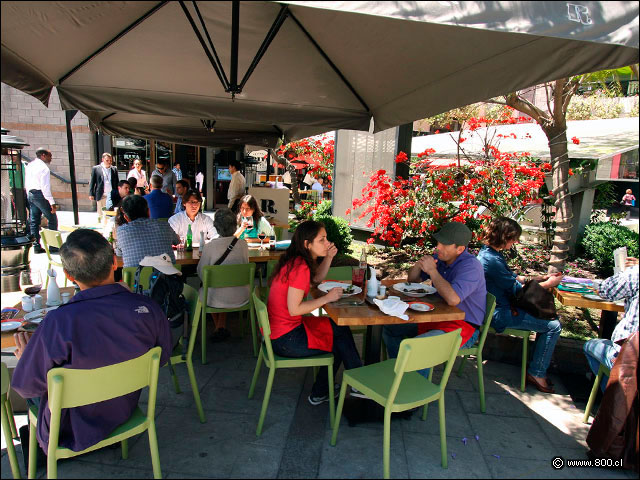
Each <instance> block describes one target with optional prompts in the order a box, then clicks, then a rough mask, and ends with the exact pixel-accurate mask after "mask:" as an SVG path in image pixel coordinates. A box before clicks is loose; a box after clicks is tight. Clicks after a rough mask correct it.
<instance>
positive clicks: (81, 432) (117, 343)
mask: <svg viewBox="0 0 640 480" xmlns="http://www.w3.org/2000/svg"><path fill="white" fill-rule="evenodd" d="M60 258H61V259H62V268H63V271H64V274H65V276H66V277H67V278H68V279H69V281H71V282H73V283H76V284H77V285H78V287H80V292H78V293H77V294H76V295H75V296H74V297H72V298H71V300H69V302H68V303H66V304H64V305H61V306H59V307H58V308H57V309H56V310H53V311H51V312H49V313H48V314H47V315H46V316H45V317H44V319H43V320H42V322H41V323H40V326H39V327H38V328H37V329H36V331H35V332H34V333H33V336H31V337H30V336H29V334H27V333H22V332H21V333H16V334H15V335H14V339H15V342H16V347H17V348H16V350H15V352H14V353H15V355H16V357H18V358H19V361H18V365H17V366H16V369H15V371H14V374H13V378H12V380H11V388H12V389H13V390H15V391H16V392H17V393H18V394H19V395H21V396H22V397H24V398H26V399H29V400H28V403H30V404H32V405H36V406H38V407H39V409H38V427H37V429H38V431H37V438H38V442H39V444H40V446H41V447H42V449H43V450H44V451H45V452H46V451H47V445H48V442H49V425H50V423H51V418H50V417H51V412H50V411H49V408H48V398H47V372H48V371H49V370H51V369H52V368H57V367H65V368H73V369H93V368H100V367H104V366H107V365H112V364H115V363H120V362H124V361H127V360H131V359H133V358H136V357H139V356H140V355H143V354H144V353H146V352H147V351H149V349H150V348H153V347H155V346H160V347H162V354H161V358H160V364H161V365H163V364H165V363H166V362H167V361H168V359H169V355H170V353H171V337H170V334H169V323H168V322H167V316H166V315H165V313H164V312H163V311H162V310H161V308H160V307H159V306H158V304H157V303H155V302H154V301H153V300H152V299H150V298H148V297H144V296H142V295H136V294H134V293H131V292H130V291H129V290H128V289H127V288H126V287H124V286H123V285H121V284H118V283H115V281H114V271H115V270H116V268H117V265H116V258H115V256H114V254H113V249H112V248H111V245H109V243H108V242H107V240H106V239H105V238H104V237H103V236H102V235H100V233H98V232H96V231H94V230H88V229H78V230H75V231H74V232H71V233H70V234H69V236H68V237H67V239H66V241H65V242H64V243H63V244H62V247H60ZM140 392H141V390H138V391H136V392H133V393H130V394H128V395H124V396H122V397H118V398H114V399H112V400H107V401H104V402H100V403H96V404H91V405H85V406H82V407H76V408H70V409H67V410H63V412H62V417H61V420H60V438H59V442H58V444H59V445H60V446H61V447H64V448H69V449H71V450H73V451H76V452H77V451H81V450H84V449H86V448H88V447H90V446H91V445H93V444H95V443H96V442H99V441H101V440H103V439H105V438H106V437H107V436H108V435H109V434H110V433H111V432H113V430H114V429H115V428H116V427H117V426H118V425H121V424H122V423H124V422H125V421H126V420H127V419H129V417H130V416H131V414H132V413H133V411H134V410H135V409H136V407H137V405H138V399H139V398H140Z"/></svg>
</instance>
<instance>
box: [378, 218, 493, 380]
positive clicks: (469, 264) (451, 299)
mask: <svg viewBox="0 0 640 480" xmlns="http://www.w3.org/2000/svg"><path fill="white" fill-rule="evenodd" d="M433 237H434V238H435V239H436V241H437V242H438V244H437V246H436V252H437V253H436V254H435V255H433V256H431V255H426V256H424V257H422V258H421V259H420V260H418V262H417V263H416V264H415V265H414V266H413V267H412V268H411V270H409V276H408V277H409V278H408V280H409V281H410V282H422V281H424V280H427V279H428V278H431V283H432V285H433V286H434V288H436V289H437V290H438V294H439V295H440V296H441V297H442V298H443V299H444V301H445V302H447V304H448V305H455V306H457V307H458V308H459V309H460V310H462V311H463V312H464V313H465V319H464V320H454V321H445V322H429V323H418V324H416V323H407V324H406V325H386V326H385V327H384V328H383V329H382V336H383V338H384V343H385V345H386V346H387V351H388V353H389V357H390V358H396V357H397V356H398V350H399V348H400V343H401V342H402V340H403V339H405V338H412V337H415V336H420V337H430V336H434V335H441V334H443V333H445V332H452V331H454V330H457V329H458V328H461V329H462V332H461V335H462V345H461V348H469V347H472V346H473V345H474V344H475V342H476V341H477V339H478V336H479V332H480V330H479V328H480V327H481V326H482V324H483V322H484V315H485V312H486V302H487V288H486V285H485V280H484V271H483V270H482V265H481V264H480V262H479V261H478V260H477V259H476V257H474V256H473V255H471V254H470V253H469V252H468V251H467V246H468V245H469V242H470V241H471V230H469V229H468V228H467V226H466V225H464V224H462V223H458V222H450V223H447V224H445V225H444V226H443V227H442V229H441V230H440V231H439V232H437V233H435V234H434V235H433ZM419 373H420V374H422V375H424V376H425V377H427V376H428V375H429V369H424V370H420V371H419Z"/></svg>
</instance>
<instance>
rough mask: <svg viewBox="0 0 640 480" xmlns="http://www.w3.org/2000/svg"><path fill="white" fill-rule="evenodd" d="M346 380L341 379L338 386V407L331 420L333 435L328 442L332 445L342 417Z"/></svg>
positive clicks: (334, 443)
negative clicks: (340, 384) (340, 383)
mask: <svg viewBox="0 0 640 480" xmlns="http://www.w3.org/2000/svg"><path fill="white" fill-rule="evenodd" d="M347 386H348V383H347V380H346V379H345V378H343V379H342V386H341V387H340V398H339V399H338V408H337V410H336V417H335V419H334V420H333V435H331V441H330V442H329V444H330V445H331V446H332V447H335V446H336V440H338V428H339V427H340V417H342V407H344V398H345V397H346V396H347Z"/></svg>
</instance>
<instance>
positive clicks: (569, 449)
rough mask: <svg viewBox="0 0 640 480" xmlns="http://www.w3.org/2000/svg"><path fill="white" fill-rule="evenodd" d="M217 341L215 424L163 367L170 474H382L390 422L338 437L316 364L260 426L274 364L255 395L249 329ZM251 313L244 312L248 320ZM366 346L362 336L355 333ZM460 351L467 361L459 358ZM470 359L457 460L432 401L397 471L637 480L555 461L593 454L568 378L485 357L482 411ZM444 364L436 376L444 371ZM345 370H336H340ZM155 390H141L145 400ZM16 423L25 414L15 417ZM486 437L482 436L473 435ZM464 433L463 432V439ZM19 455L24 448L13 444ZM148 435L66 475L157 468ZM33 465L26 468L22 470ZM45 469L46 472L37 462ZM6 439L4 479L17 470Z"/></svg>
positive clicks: (288, 380) (454, 441) (137, 473)
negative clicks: (547, 377)
mask: <svg viewBox="0 0 640 480" xmlns="http://www.w3.org/2000/svg"><path fill="white" fill-rule="evenodd" d="M230 323H231V324H232V325H231V326H232V328H233V329H234V336H233V337H232V338H231V339H229V340H228V341H226V342H223V343H218V344H209V363H208V364H207V365H201V364H200V356H199V349H198V348H196V353H194V365H195V370H196V377H197V380H198V384H199V387H200V391H201V396H202V402H203V406H204V409H205V413H206V416H207V422H206V423H204V424H201V423H200V422H199V421H198V417H197V412H196V409H195V406H194V403H193V396H192V393H191V389H190V386H189V382H188V376H187V372H186V366H184V365H178V366H176V370H177V373H178V376H179V380H180V388H181V389H182V393H180V394H176V393H175V391H174V390H173V385H172V382H171V378H170V375H169V372H168V370H167V369H166V368H164V369H162V370H161V372H160V386H159V392H158V399H157V416H156V426H157V432H158V441H159V445H160V458H161V464H162V472H163V475H164V476H165V477H166V478H179V477H181V478H184V477H193V478H379V477H381V476H382V424H381V423H375V422H369V423H360V424H357V425H355V426H352V427H350V426H349V424H348V422H347V420H346V419H345V418H344V416H343V418H342V421H341V426H340V431H339V434H338V443H337V445H336V447H331V446H330V445H329V439H330V437H331V426H330V425H329V415H328V408H327V404H323V405H321V406H316V407H313V406H311V405H310V404H309V403H308V402H307V395H308V394H309V392H310V389H311V384H312V382H313V373H312V371H311V369H291V370H279V371H278V372H277V373H276V377H275V382H274V388H273V392H272V395H271V401H270V404H269V410H268V412H267V417H266V420H265V424H264V429H263V433H262V436H260V437H256V435H255V428H256V425H257V421H258V415H259V410H260V406H261V402H262V398H263V393H264V387H265V383H266V376H267V375H266V370H265V369H264V368H263V370H262V375H261V377H260V380H259V382H258V386H257V388H256V394H255V397H254V398H253V399H251V400H248V399H247V393H248V390H249V385H250V382H251V377H252V374H253V368H254V366H255V359H254V358H253V355H252V352H251V346H250V338H249V336H245V337H244V338H243V337H242V336H240V332H239V330H241V328H238V324H237V322H234V321H231V322H230ZM243 323H244V322H243ZM356 342H357V343H358V344H360V342H361V337H359V336H357V337H356ZM458 361H459V360H458ZM472 363H473V362H468V365H467V366H466V367H465V370H464V371H463V373H462V376H460V377H458V376H456V375H455V374H452V376H451V378H450V381H449V384H448V386H447V392H446V395H445V399H446V402H445V403H446V416H447V420H446V424H447V451H448V455H449V468H448V469H443V468H442V467H441V466H440V444H439V431H438V418H437V416H438V414H437V407H435V404H432V406H431V407H430V409H429V413H428V417H427V420H426V421H425V422H423V421H421V420H420V419H419V414H418V413H417V412H416V413H414V414H413V415H412V416H411V417H410V418H409V419H402V418H398V419H393V420H392V426H391V475H392V477H395V478H416V477H417V478H475V477H478V478H622V479H624V478H637V477H635V476H632V475H631V473H630V472H626V471H621V470H607V469H601V468H594V469H589V468H567V467H565V468H563V469H561V470H554V469H553V468H552V466H551V459H552V458H554V457H555V456H562V457H563V458H565V459H586V456H585V452H586V448H585V438H586V435H587V432H588V428H589V426H588V425H584V424H583V423H582V414H583V412H584V404H574V403H573V402H572V401H571V398H570V397H569V396H568V394H567V392H566V391H565V390H564V388H563V386H562V384H561V381H560V380H559V379H558V378H553V381H554V383H555V384H556V388H557V390H558V393H557V394H554V395H545V394H542V393H539V392H537V391H535V390H533V389H532V388H530V387H529V388H528V389H527V391H526V392H524V393H523V392H520V391H519V390H518V389H517V385H518V384H519V367H518V366H515V365H507V364H503V363H497V362H489V361H487V362H485V368H484V371H485V387H486V402H487V412H486V413H484V414H482V413H480V410H479V398H478V391H477V372H476V368H475V365H472ZM440 374H441V371H438V370H436V371H435V374H434V379H435V380H436V381H437V380H439V378H438V377H439V375H440ZM340 375H341V374H339V376H340ZM145 400H146V396H145V393H143V397H142V402H143V404H144V401H145ZM16 418H17V422H18V424H19V425H22V424H25V423H26V416H25V415H19V414H18V415H16ZM476 435H477V439H476ZM463 439H466V442H465V441H464V440H463ZM16 448H17V451H18V456H19V458H21V447H20V444H19V442H16ZM148 448H149V444H148V440H147V437H146V435H145V434H143V435H140V436H138V437H136V438H134V439H132V440H131V441H130V453H129V459H127V460H122V459H121V458H120V451H119V449H108V448H107V449H103V450H101V451H98V452H93V453H90V454H87V455H84V456H82V457H77V458H75V459H70V460H63V461H60V462H59V464H58V465H59V477H60V478H105V477H110V478H114V479H115V478H150V477H152V469H151V462H150V457H149V450H148ZM23 473H24V472H23ZM38 474H39V477H40V478H43V477H44V476H45V469H40V470H39V472H38ZM10 476H11V470H10V468H9V464H8V459H7V455H6V447H5V443H4V438H3V443H2V478H10Z"/></svg>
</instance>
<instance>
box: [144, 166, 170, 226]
mask: <svg viewBox="0 0 640 480" xmlns="http://www.w3.org/2000/svg"><path fill="white" fill-rule="evenodd" d="M149 183H150V186H151V192H150V193H148V194H147V195H145V196H144V199H145V200H146V201H147V203H148V204H149V217H150V218H154V219H155V218H169V217H170V216H172V215H173V199H172V198H171V195H168V194H166V193H164V192H163V191H162V177H159V176H158V175H153V176H152V177H151V181H150V182H149Z"/></svg>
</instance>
